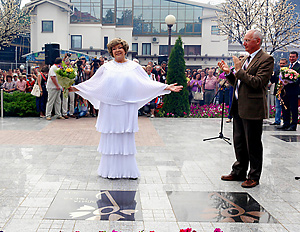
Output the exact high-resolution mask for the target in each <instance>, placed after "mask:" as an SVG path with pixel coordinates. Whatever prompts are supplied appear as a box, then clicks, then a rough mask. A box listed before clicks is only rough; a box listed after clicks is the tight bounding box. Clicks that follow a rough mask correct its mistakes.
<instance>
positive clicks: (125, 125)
mask: <svg viewBox="0 0 300 232" xmlns="http://www.w3.org/2000/svg"><path fill="white" fill-rule="evenodd" d="M107 47H108V51H109V53H110V54H111V55H112V56H113V57H114V60H113V61H110V62H108V63H106V64H104V65H102V66H101V67H100V68H99V69H98V70H97V72H96V73H95V75H94V76H93V77H92V78H90V79H89V80H87V81H85V82H83V83H80V84H78V85H75V86H72V87H70V89H69V90H70V91H76V92H77V93H78V94H79V95H80V96H82V97H83V98H85V99H87V100H89V101H90V102H91V103H92V104H93V106H94V107H95V108H96V109H99V116H98V118H97V123H96V129H97V131H99V132H101V138H100V143H99V146H98V151H99V152H100V153H102V156H101V161H100V165H99V167H98V175H99V176H101V177H104V178H112V179H114V178H131V179H136V178H138V177H139V176H140V173H139V170H138V167H137V164H136V159H135V154H136V145H135V139H134V133H135V132H137V131H138V109H139V108H140V107H142V106H143V105H144V104H145V103H147V102H149V101H150V100H151V99H153V98H154V97H156V96H159V95H162V94H167V93H170V91H174V92H179V91H180V90H181V89H182V86H176V83H175V84H171V85H167V84H162V83H159V82H155V81H151V80H150V79H149V77H148V75H147V73H146V72H145V71H144V69H143V68H142V67H141V66H140V65H139V64H137V63H136V62H133V61H130V60H127V59H126V58H125V55H126V54H127V51H128V49H129V46H128V43H127V42H126V41H125V40H122V39H113V40H112V41H111V42H110V43H109V44H108V45H107Z"/></svg>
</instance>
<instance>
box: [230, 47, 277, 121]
mask: <svg viewBox="0 0 300 232" xmlns="http://www.w3.org/2000/svg"><path fill="white" fill-rule="evenodd" d="M246 59H247V58H246V57H245V58H244V59H243V60H242V64H243V63H244V62H245V60H246ZM273 67H274V58H273V57H272V56H270V55H269V54H267V53H265V52H264V51H263V50H260V51H259V52H258V53H257V54H256V56H255V57H254V58H253V59H252V60H251V62H250V64H249V65H248V67H247V69H246V70H243V69H240V70H239V71H238V72H237V73H235V74H233V73H230V74H229V75H228V76H227V77H226V78H227V80H228V81H229V83H230V84H231V85H233V87H234V89H235V88H236V85H237V80H238V79H240V80H241V83H240V86H239V91H238V92H239V96H238V101H237V100H236V99H235V96H234V94H233V101H232V107H231V110H230V114H231V115H233V114H234V113H236V112H235V110H236V109H238V114H239V116H240V117H241V118H243V119H251V120H261V119H264V118H267V115H268V107H267V96H266V95H267V94H266V93H267V85H268V82H269V80H270V78H271V76H272V72H273ZM237 106H238V107H237Z"/></svg>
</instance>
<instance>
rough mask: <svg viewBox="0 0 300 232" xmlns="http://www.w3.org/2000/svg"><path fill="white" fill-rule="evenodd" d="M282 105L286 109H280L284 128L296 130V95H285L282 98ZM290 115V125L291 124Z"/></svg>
mask: <svg viewBox="0 0 300 232" xmlns="http://www.w3.org/2000/svg"><path fill="white" fill-rule="evenodd" d="M282 100H283V102H284V105H285V106H286V108H287V109H285V108H284V106H283V107H282V118H283V126H284V127H292V128H295V129H296V128H297V123H298V95H297V94H287V95H285V96H284V97H283V99H282ZM291 113H292V123H291Z"/></svg>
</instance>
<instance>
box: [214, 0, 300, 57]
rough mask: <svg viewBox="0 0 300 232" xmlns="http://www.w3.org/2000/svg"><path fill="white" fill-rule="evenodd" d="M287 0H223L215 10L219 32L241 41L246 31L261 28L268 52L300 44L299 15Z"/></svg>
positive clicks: (233, 39)
mask: <svg viewBox="0 0 300 232" xmlns="http://www.w3.org/2000/svg"><path fill="white" fill-rule="evenodd" d="M295 6H296V5H294V4H292V3H290V2H288V0H278V1H275V0H226V2H225V3H223V4H221V11H220V12H217V17H218V20H217V22H218V26H219V29H220V32H221V33H222V34H224V35H227V36H228V38H230V39H231V40H232V41H233V42H238V43H239V44H241V45H242V44H243V37H244V35H245V33H246V31H247V30H250V29H254V28H256V29H260V30H261V32H262V33H263V35H264V41H263V47H264V49H265V50H266V51H268V52H270V54H272V53H274V52H275V51H277V50H282V49H285V47H286V46H300V18H299V15H298V14H296V13H295Z"/></svg>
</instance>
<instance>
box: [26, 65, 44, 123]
mask: <svg viewBox="0 0 300 232" xmlns="http://www.w3.org/2000/svg"><path fill="white" fill-rule="evenodd" d="M48 72H49V68H48V66H46V65H45V66H44V67H42V69H41V72H40V73H39V74H38V76H37V83H38V86H39V88H40V91H41V95H40V97H37V98H36V110H37V112H39V113H40V118H44V117H45V113H46V104H47V98H48V92H47V89H46V83H47V79H48ZM30 79H31V78H30Z"/></svg>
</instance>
